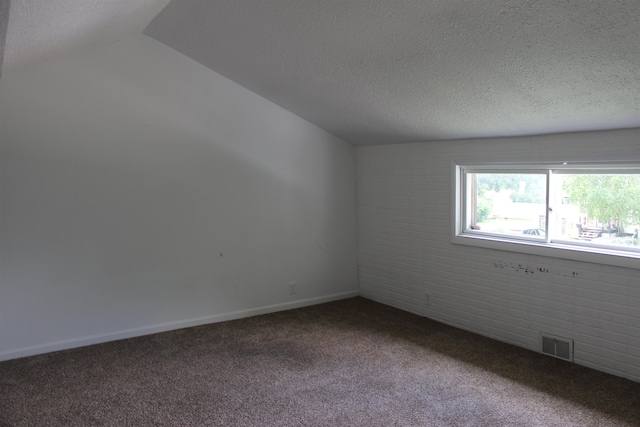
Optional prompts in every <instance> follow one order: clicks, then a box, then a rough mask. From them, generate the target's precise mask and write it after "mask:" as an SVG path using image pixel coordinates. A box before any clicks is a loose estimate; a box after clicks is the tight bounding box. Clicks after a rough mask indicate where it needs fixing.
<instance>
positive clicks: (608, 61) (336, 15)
mask: <svg viewBox="0 0 640 427" xmlns="http://www.w3.org/2000/svg"><path fill="white" fill-rule="evenodd" d="M0 1H2V0H0ZM167 3H168V0H102V1H100V0H13V1H12V2H11V13H10V17H9V25H8V31H7V44H6V49H5V58H4V59H5V66H4V68H5V71H8V70H11V69H18V68H19V67H20V66H22V65H23V64H27V63H31V62H36V61H39V60H42V59H45V58H48V57H53V56H57V55H61V54H68V53H71V52H72V51H75V50H78V49H87V48H90V47H92V46H97V45H100V44H106V43H109V42H111V41H115V40H118V39H122V38H125V37H128V36H130V35H133V34H140V33H141V32H143V31H144V33H145V34H146V35H148V36H150V37H152V38H155V39H156V40H158V41H160V42H162V43H164V44H166V45H168V46H170V47H172V48H174V49H176V50H177V51H179V52H181V53H183V54H184V55H186V56H188V57H190V58H192V59H194V60H196V61H198V62H200V63H202V64H204V65H205V66H207V67H209V68H211V69H212V70H214V71H216V72H218V73H220V74H222V75H224V76H226V77H228V78H230V79H231V80H234V81H236V82H237V83H239V84H241V85H243V86H245V87H247V88H248V89H250V90H252V91H254V92H256V93H258V94H260V95H262V96H264V97H265V98H267V99H269V100H271V101H273V102H274V103H276V104H278V105H280V106H282V107H284V108H286V109H287V110H289V111H292V112H293V113H295V114H297V115H299V116H301V117H304V118H306V119H307V120H309V121H311V122H313V123H315V124H317V125H318V126H320V127H322V128H324V129H326V130H328V131H329V132H331V133H334V134H336V135H338V136H340V137H342V138H344V139H345V140H347V141H350V142H352V143H355V144H376V143H394V142H409V141H423V140H432V139H457V138H472V137H489V136H513V135H528V134H542V133H550V132H564V131H577V130H596V129H612V128H624V127H640V2H639V1H637V0H598V1H584V0H564V1H557V0H537V1H531V0H485V1H477V0H173V1H171V2H170V3H168V5H167V6H166V7H165V8H164V9H163V7H164V6H165V4H167ZM160 10H162V11H161V12H160ZM156 15H157V16H156ZM148 23H149V25H148V26H147V24H148ZM145 27H146V29H145Z"/></svg>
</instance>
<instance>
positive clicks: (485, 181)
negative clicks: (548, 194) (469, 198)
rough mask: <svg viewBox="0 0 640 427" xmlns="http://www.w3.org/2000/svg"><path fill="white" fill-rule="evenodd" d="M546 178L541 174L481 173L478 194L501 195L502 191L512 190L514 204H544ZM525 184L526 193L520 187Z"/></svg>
mask: <svg viewBox="0 0 640 427" xmlns="http://www.w3.org/2000/svg"><path fill="white" fill-rule="evenodd" d="M545 182H546V181H545V178H544V176H543V175H540V174H516V173H480V174H478V194H480V195H483V194H485V193H486V192H487V191H492V190H493V191H495V192H496V193H499V192H500V191H502V190H512V192H511V195H510V197H511V200H512V201H513V202H514V203H519V202H520V203H544V195H545ZM522 184H524V190H525V191H524V192H523V193H520V192H519V191H520V187H521V185H522Z"/></svg>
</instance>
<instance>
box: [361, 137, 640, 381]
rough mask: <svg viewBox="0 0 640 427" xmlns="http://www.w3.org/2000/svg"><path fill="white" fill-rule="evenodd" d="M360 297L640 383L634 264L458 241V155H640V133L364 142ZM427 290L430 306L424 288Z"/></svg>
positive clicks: (639, 275)
mask: <svg viewBox="0 0 640 427" xmlns="http://www.w3.org/2000/svg"><path fill="white" fill-rule="evenodd" d="M356 156H357V174H358V175H357V179H358V245H359V248H358V252H359V259H358V263H359V266H358V268H359V285H360V292H361V294H362V295H363V296H365V297H367V298H370V299H373V300H376V301H379V302H383V303H386V304H389V305H392V306H395V307H398V308H401V309H404V310H407V311H411V312H414V313H417V314H421V315H424V316H427V317H430V318H432V319H435V320H438V321H442V322H445V323H448V324H451V325H454V326H457V327H460V328H463V329H467V330H471V331H474V332H477V333H479V334H482V335H486V336H489V337H492V338H495V339H498V340H501V341H505V342H508V343H512V344H514V345H517V346H521V347H525V348H528V349H531V350H534V351H540V348H541V344H540V334H541V333H546V334H551V335H557V336H561V337H566V338H569V339H573V340H574V357H575V362H576V363H578V364H581V365H585V366H589V367H592V368H595V369H598V370H601V371H605V372H609V373H612V374H614V375H619V376H622V377H626V378H630V379H632V380H635V381H640V261H639V262H638V269H633V268H621V267H615V266H609V265H602V264H592V263H588V262H580V261H571V260H564V259H557V258H548V257H544V256H532V255H527V254H521V253H514V252H504V251H499V250H491V249H485V248H476V247H470V246H463V245H456V244H452V243H451V229H452V215H453V212H452V203H451V202H452V200H451V199H452V185H451V176H452V161H456V160H457V159H460V158H464V159H467V161H468V159H473V158H474V157H477V158H481V159H489V158H493V157H495V158H499V159H507V158H508V159H509V160H512V161H514V162H516V161H531V160H558V161H576V160H617V159H618V160H626V161H630V160H640V130H621V131H607V132H590V133H576V134H558V135H549V136H538V137H522V138H500V139H487V140H468V141H440V142H424V143H413V144H400V145H382V146H364V147H358V148H357V150H356ZM425 292H429V294H430V299H429V302H428V303H427V302H425V297H424V294H425Z"/></svg>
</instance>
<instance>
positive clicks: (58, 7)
mask: <svg viewBox="0 0 640 427" xmlns="http://www.w3.org/2000/svg"><path fill="white" fill-rule="evenodd" d="M2 1H6V2H7V3H8V0H0V2H2ZM167 3H169V0H11V8H10V15H9V25H8V31H7V36H6V39H7V40H6V46H5V50H4V66H3V71H6V72H10V71H12V70H17V69H19V68H20V67H23V66H26V65H29V64H33V63H38V62H41V61H43V60H47V59H50V58H54V57H57V56H63V55H70V54H73V53H76V52H78V51H82V50H86V49H90V48H93V47H96V46H101V45H106V44H108V43H111V42H114V41H117V40H120V39H123V38H126V37H128V36H132V35H136V34H140V33H142V31H143V30H144V28H145V27H146V26H147V24H149V22H151V20H152V19H153V18H154V17H155V16H156V15H157V14H158V13H159V12H160V11H161V10H162V8H163V7H164V6H166V5H167Z"/></svg>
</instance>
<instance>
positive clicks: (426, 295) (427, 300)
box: [424, 292, 431, 305]
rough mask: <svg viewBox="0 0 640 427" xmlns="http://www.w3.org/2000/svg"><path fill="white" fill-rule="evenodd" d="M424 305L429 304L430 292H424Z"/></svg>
mask: <svg viewBox="0 0 640 427" xmlns="http://www.w3.org/2000/svg"><path fill="white" fill-rule="evenodd" d="M424 305H431V294H430V293H429V292H425V293H424Z"/></svg>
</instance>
